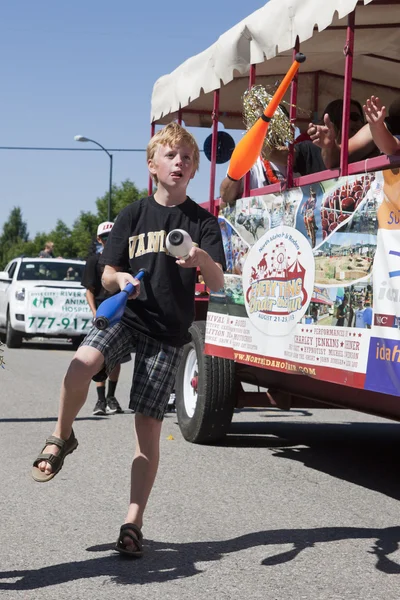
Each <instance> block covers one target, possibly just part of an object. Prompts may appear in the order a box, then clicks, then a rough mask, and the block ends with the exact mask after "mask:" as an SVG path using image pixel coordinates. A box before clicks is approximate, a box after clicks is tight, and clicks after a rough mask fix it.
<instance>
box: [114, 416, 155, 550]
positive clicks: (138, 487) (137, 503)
mask: <svg viewBox="0 0 400 600" xmlns="http://www.w3.org/2000/svg"><path fill="white" fill-rule="evenodd" d="M161 426H162V421H158V420H157V419H153V418H152V417H146V416H145V415H141V414H140V413H136V415H135V436H136V448H135V455H134V458H133V462H132V469H131V498H130V504H129V509H128V514H127V516H126V519H125V523H135V525H137V526H138V527H140V528H141V527H142V525H143V513H144V510H145V508H146V504H147V501H148V499H149V496H150V492H151V490H152V488H153V484H154V480H155V478H156V475H157V469H158V462H159V456H160V433H161ZM122 541H123V543H124V545H125V546H126V548H127V549H128V550H131V549H132V550H134V549H135V548H134V545H133V542H132V540H131V539H130V538H129V537H126V538H123V540H122Z"/></svg>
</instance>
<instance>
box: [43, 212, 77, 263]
mask: <svg viewBox="0 0 400 600" xmlns="http://www.w3.org/2000/svg"><path fill="white" fill-rule="evenodd" d="M47 239H49V240H51V241H52V242H54V252H55V256H62V257H63V258H72V257H74V256H75V252H74V243H73V240H72V232H71V230H70V229H69V228H68V227H67V225H66V224H65V223H64V221H62V220H61V219H58V220H57V224H56V227H55V229H53V230H52V231H50V233H49V237H48V238H47Z"/></svg>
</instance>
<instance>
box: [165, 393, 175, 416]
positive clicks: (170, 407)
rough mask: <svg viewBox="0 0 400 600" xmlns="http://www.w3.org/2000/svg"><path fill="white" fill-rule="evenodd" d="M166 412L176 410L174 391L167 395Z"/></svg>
mask: <svg viewBox="0 0 400 600" xmlns="http://www.w3.org/2000/svg"><path fill="white" fill-rule="evenodd" d="M166 412H171V413H174V412H176V406H175V394H174V393H172V394H170V396H169V400H168V406H167V410H166Z"/></svg>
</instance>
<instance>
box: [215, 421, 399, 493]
mask: <svg viewBox="0 0 400 600" xmlns="http://www.w3.org/2000/svg"><path fill="white" fill-rule="evenodd" d="M267 418H268V417H267ZM399 434H400V425H399V424H397V423H392V422H389V421H388V422H387V423H385V422H383V423H336V424H331V423H307V422H302V423H293V422H285V423H283V422H276V421H274V422H265V421H264V422H263V423H259V422H258V423H243V422H242V423H232V426H231V433H230V434H228V435H227V436H226V438H225V440H224V441H223V442H222V445H224V446H228V447H230V446H233V447H250V448H253V447H264V448H273V449H274V456H275V457H276V458H282V459H286V460H295V461H298V462H302V463H303V464H304V466H306V467H307V468H309V469H314V470H316V471H320V472H322V473H327V474H328V475H330V476H332V477H336V478H338V479H342V480H344V481H350V482H351V483H355V484H356V485H360V486H362V487H364V488H367V489H370V490H374V491H377V492H380V493H381V494H385V495H386V496H389V497H391V498H394V499H396V500H400V486H399V482H398V455H399V452H400V435H399Z"/></svg>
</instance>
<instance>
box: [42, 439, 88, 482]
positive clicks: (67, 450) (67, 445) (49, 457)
mask: <svg viewBox="0 0 400 600" xmlns="http://www.w3.org/2000/svg"><path fill="white" fill-rule="evenodd" d="M50 444H54V446H58V448H60V452H59V453H58V454H47V453H46V454H43V451H44V449H45V448H46V446H49V445H50ZM77 447H78V440H77V439H76V437H75V434H74V432H73V431H72V433H71V435H70V436H69V438H68V440H62V439H61V438H58V437H56V436H54V435H51V436H50V437H49V438H47V440H46V443H45V445H44V447H43V450H42V452H41V453H40V454H39V456H38V457H37V459H36V460H35V461H34V463H33V469H32V477H33V479H34V480H35V481H39V482H40V483H45V482H46V481H50V479H53V477H54V476H55V475H57V473H58V472H59V471H61V469H62V466H63V464H64V459H65V457H66V456H67V454H72V452H73V451H74V450H75V449H76V448H77ZM42 461H46V462H48V463H50V464H51V466H52V469H53V470H52V472H51V473H45V472H44V471H41V470H40V469H39V468H38V464H39V463H41V462H42Z"/></svg>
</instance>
